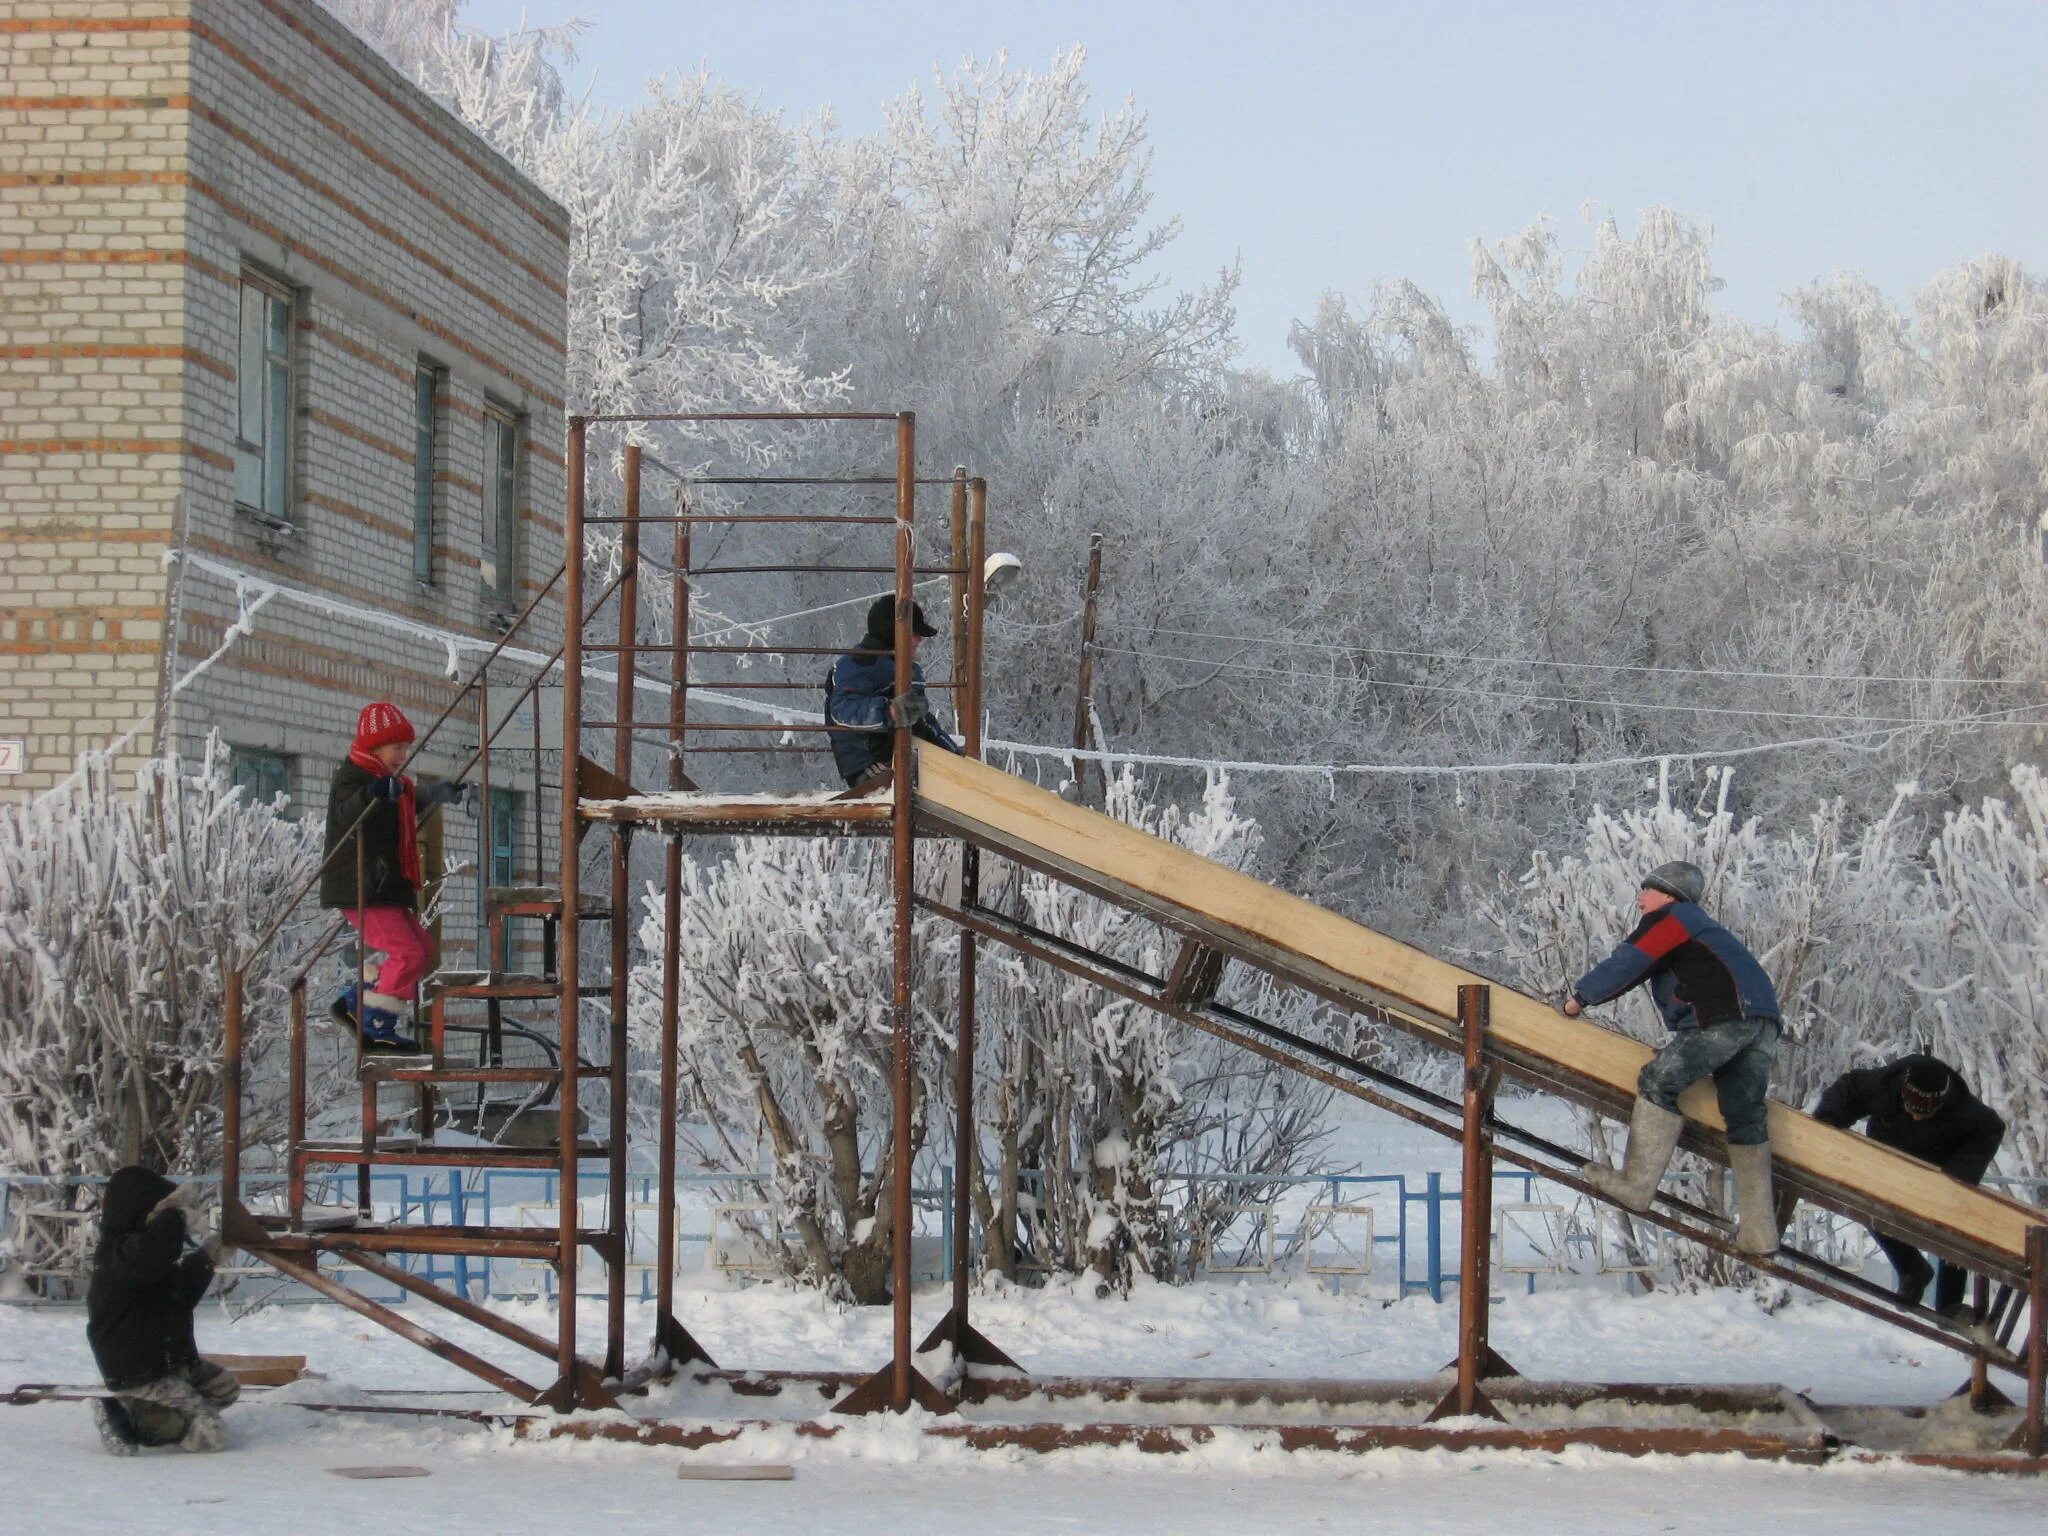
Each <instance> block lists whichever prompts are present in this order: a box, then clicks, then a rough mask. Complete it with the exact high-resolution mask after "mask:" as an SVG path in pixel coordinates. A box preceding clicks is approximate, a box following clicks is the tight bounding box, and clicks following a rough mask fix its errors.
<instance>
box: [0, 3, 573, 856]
mask: <svg viewBox="0 0 2048 1536" xmlns="http://www.w3.org/2000/svg"><path fill="white" fill-rule="evenodd" d="M0 59H4V69H0V75H4V79H5V86H4V93H5V94H4V96H0V285H4V286H0V356H4V358H5V361H6V374H5V378H4V380H0V667H4V671H0V738H14V739H19V740H21V741H22V742H24V743H25V752H24V753H23V761H22V762H21V763H20V764H19V766H20V767H21V769H22V770H23V771H21V772H20V773H18V774H16V775H13V776H9V777H5V778H0V794H14V795H18V794H22V793H32V792H34V791H36V790H39V789H43V788H46V787H48V786H49V785H51V784H53V783H55V782H57V781H58V780H60V779H61V778H62V777H63V776H64V775H66V774H67V773H69V772H70V771H71V769H72V767H73V764H74V761H75V758H76V755H77V754H78V753H80V752H82V751H85V750H87V749H91V748H97V747H103V746H105V745H106V744H107V743H108V742H109V741H111V740H114V739H117V738H119V737H121V736H123V735H124V733H127V732H128V731H130V730H131V729H133V730H134V731H135V735H134V737H133V738H132V740H131V741H130V742H129V744H128V745H127V747H126V748H125V749H124V755H126V756H129V757H139V756H140V755H142V754H146V753H148V752H150V751H152V750H154V749H155V747H156V746H157V744H158V743H159V742H169V743H171V744H173V745H175V746H177V747H178V748H179V749H180V750H182V751H185V752H188V753H189V752H190V751H192V750H193V749H194V748H195V747H196V746H197V745H198V744H199V742H200V741H201V740H203V738H204V736H205V734H206V733H207V732H208V731H211V730H218V731H219V732H220V733H221V734H222V736H223V738H224V739H225V740H226V741H227V742H228V743H229V744H230V746H231V747H232V748H233V749H234V765H235V771H236V773H237V774H238V775H239V776H240V777H242V778H243V779H245V780H246V781H247V782H248V783H249V784H251V785H252V786H253V787H255V788H257V789H259V790H262V791H264V792H271V791H282V792H284V793H286V794H288V795H289V796H291V797H292V800H293V802H294V804H295V806H296V807H297V808H298V809H299V810H300V812H301V814H316V815H317V814H318V813H319V812H320V810H321V809H322V801H323V798H324V794H325V784H326V779H327V775H328V773H329V772H330V771H331V769H332V767H333V764H334V762H335V760H336V759H337V757H338V756H339V755H340V754H341V753H342V752H343V751H345V750H346V740H347V736H348V732H349V730H350V728H351V726H352V724H353V721H354V718H355V713H356V710H357V708H358V707H359V706H360V705H361V704H362V703H364V702H365V701H367V700H369V699H372V698H379V697H383V698H391V699H394V700H396V701H397V702H399V703H400V704H401V705H403V706H404V707H405V708H406V709H407V710H408V711H409V712H410V713H412V714H413V715H414V716H415V718H416V720H418V722H419V724H420V725H421V726H422V727H424V726H425V724H426V723H427V721H428V720H430V719H431V718H432V717H433V715H435V714H436V713H438V712H439V711H440V709H441V707H442V706H443V705H444V704H446V703H447V702H448V701H449V700H450V698H451V697H452V696H453V693H454V684H453V683H452V682H451V681H450V679H449V677H448V675H447V668H448V664H449V648H448V646H447V645H446V644H445V643H443V642H442V641H441V640H440V639H438V638H436V637H439V636H457V637H467V638H469V639H474V640H478V641H481V642H484V643H486V644H487V643H488V642H489V641H490V640H492V639H493V638H495V637H496V635H497V634H498V633H500V632H501V631H502V628H503V626H504V624H505V621H506V618H507V617H508V616H509V615H510V614H512V613H515V612H517V611H518V610H519V609H520V608H522V607H523V606H524V605H525V603H526V602H527V601H528V600H529V599H530V598H531V597H532V596H533V595H534V594H535V593H536V592H538V591H539V590H540V588H541V587H542V585H543V584H544V583H545V582H546V580H547V578H548V577H549V576H550V575H552V573H553V572H554V570H555V568H556V567H557V565H558V564H559V563H560V560H561V554H562V548H561V545H562V536H561V506H562V500H563V464H562V453H561V449H562V442H563V391H564V384H563V381H564V348H565V335H566V327H567V319H566V307H567V297H566V294H567V272H568V248H569V219H568V215H567V214H566V213H565V212H564V211H563V209H562V208H561V207H560V205H559V204H557V203H555V202H554V201H553V200H552V199H550V198H549V197H548V196H547V195H546V194H545V193H543V192H542V191H540V190H539V189H538V188H537V187H536V186H534V185H533V184H532V183H531V182H530V181H528V180H527V179H526V178H525V177H523V176H522V175H521V174H520V173H519V172H518V171H517V170H515V169H514V168H513V167H512V166H511V165H510V164H509V163H508V162H507V161H505V160H504V159H503V158H502V157H500V156H499V155H498V154H497V153H495V152H494V151H493V150H492V149H490V148H489V147H488V146H487V145H485V144H484V143H483V142H482V141H481V140H479V139H478V138H477V137H476V136H475V135H473V134H472V133H470V132H469V130H467V129H466V128H464V127H463V126H462V125H461V124H460V123H459V122H458V121H457V120H456V119H455V118H454V117H453V116H452V115H450V114H449V113H448V112H447V111H445V110H444V109H442V108H441V107H439V106H438V105H436V104H435V103H434V102H433V101H431V100H430V99H429V98H428V97H427V96H425V95H424V94H423V93H422V92H420V91H419V90H418V89H417V88H416V87H414V86H413V85H411V84H410V83H409V82H407V81H406V80H405V79H404V78H402V77H401V76H400V75H399V74H398V73H397V72H396V71H394V70H393V69H392V68H391V67H390V66H389V65H387V64H385V63H384V62H383V61H382V60H381V59H380V58H379V57H378V56H377V55H376V54H375V53H374V52H373V51H372V50H371V49H370V48H369V47H367V46H366V45H365V44H363V43H362V42H360V41H359V40H358V39H357V38H356V37H355V36H354V35H353V34H352V33H350V32H349V31H348V30H347V28H346V27H344V26H343V25H342V24H341V23H340V22H338V21H337V20H335V19H334V18H333V17H331V16H330V15H328V14H327V13H326V12H325V11H323V10H321V9H319V8H318V7H317V6H315V5H313V4H310V3H306V0H7V3H5V4H0ZM238 577H249V578H257V579H260V580H261V581H262V582H266V583H270V584H273V585H275V586H276V587H277V588H279V589H280V590H279V592H278V593H277V595H275V596H274V597H272V598H270V599H269V600H268V601H266V602H264V604H263V605H262V607H261V608H260V610H259V611H258V612H257V613H256V615H255V617H254V619H253V622H252V625H251V628H250V631H249V632H248V633H247V634H245V635H242V636H240V637H235V638H232V642H231V643H229V642H230V635H229V631H230V626H232V625H233V624H234V623H235V621H236V619H237V617H238V616H239V614H240V611H241V609H240V605H239V600H238V592H237V586H238ZM242 587H243V590H244V592H246V591H247V583H246V581H245V582H243V583H242ZM356 610H373V611H374V612H373V613H371V614H364V613H361V612H357V611H356ZM541 618H542V619H543V620H544V622H543V623H541V625H540V626H539V627H538V628H537V629H529V631H528V632H527V633H528V634H530V635H532V637H533V638H532V639H531V640H527V639H526V636H525V635H522V640H523V641H525V643H528V644H535V645H538V646H540V647H542V648H547V647H551V646H552V645H553V644H554V643H555V642H556V640H558V639H559V635H560V609H559V604H558V603H557V602H556V601H555V600H554V599H553V598H550V599H549V601H548V603H547V604H544V605H543V608H542V610H541ZM408 626H410V628H409V630H408V629H407V627H408ZM402 631H403V632H402ZM216 652H219V653H220V654H219V657H218V660H216V661H215V662H214V664H213V665H211V666H210V667H207V668H206V669H205V670H204V671H203V672H202V673H201V674H199V675H198V676H197V677H196V678H193V677H190V676H189V674H191V672H192V669H193V668H195V667H196V666H198V665H199V664H201V663H202V662H204V661H205V660H206V659H207V658H209V657H212V656H214V655H215V653H216ZM474 661H475V657H473V656H472V657H469V658H466V659H465V667H464V670H465V672H466V671H467V669H468V667H470V666H473V665H474ZM512 680H513V681H515V682H516V681H523V678H514V679H512ZM446 734H447V735H448V747H449V748H450V749H451V750H455V749H466V748H468V747H471V746H473V745H474V744H475V741H476V734H477V732H476V726H475V722H474V719H473V718H468V719H465V720H462V721H460V722H459V723H457V724H453V725H451V727H450V728H449V732H448V733H446ZM452 761H453V760H452V759H451V758H450V755H449V753H448V752H441V753H438V754H437V755H436V757H435V758H434V759H430V760H429V761H428V763H427V765H426V766H427V771H429V772H433V771H434V770H435V769H436V767H440V768H442V769H443V771H445V769H446V768H447V767H448V766H450V765H451V763H452ZM532 772H533V770H532V763H531V760H530V759H528V761H527V765H526V768H525V770H524V772H523V773H521V772H515V771H513V770H509V769H508V771H507V773H506V774H505V775H504V777H505V778H507V779H510V780H511V781H512V782H513V783H514V784H517V785H523V786H524V789H525V792H526V794H525V798H527V799H529V800H530V799H531V798H532V791H533V782H532ZM521 798H522V797H521V795H520V793H519V791H518V790H517V789H513V790H510V791H509V792H506V793H501V794H500V795H499V796H498V797H497V800H498V804H497V805H496V806H495V807H494V808H491V809H489V810H487V811H485V812H484V814H483V815H482V818H481V825H483V826H490V825H492V824H493V823H494V822H495V823H496V824H497V825H498V830H499V834H500V836H499V839H498V841H499V842H500V844H502V843H503V842H504V836H505V833H506V831H507V829H508V828H510V827H513V826H518V827H522V828H523V827H526V826H528V825H529V824H530V822H531V820H532V817H531V809H532V807H531V806H530V805H522V803H521ZM477 825H479V823H478V822H474V821H471V820H470V819H469V818H466V817H458V818H456V820H455V821H454V823H453V825H452V826H451V829H450V836H451V843H452V845H451V849H450V852H451V854H459V855H460V856H463V857H470V856H473V855H474V851H475V850H474V844H473V842H471V846H470V847H469V848H463V847H461V846H460V845H461V844H462V843H463V842H465V841H470V840H471V839H473V838H474V836H475V833H474V832H473V831H470V830H467V829H468V828H472V827H475V826H477ZM519 841H520V844H521V846H522V847H524V848H530V847H531V834H530V832H529V833H528V834H527V835H526V836H524V837H521V838H520V840H519ZM503 852H504V850H503V848H502V847H501V848H500V855H501V860H500V862H501V863H513V862H516V863H519V864H527V863H530V862H531V858H530V854H529V856H528V857H527V858H525V859H520V860H516V861H513V860H507V859H505V858H504V857H503Z"/></svg>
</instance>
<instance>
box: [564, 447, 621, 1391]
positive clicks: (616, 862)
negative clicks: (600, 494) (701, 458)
mask: <svg viewBox="0 0 2048 1536" xmlns="http://www.w3.org/2000/svg"><path fill="white" fill-rule="evenodd" d="M640 459H641V452H640V445H639V444H638V443H629V444H627V446H626V486H625V493H626V494H625V514H626V520H625V522H624V523H623V524H621V525H620V529H619V560H620V578H621V579H620V582H619V645H620V647H621V649H620V651H619V654H618V661H617V667H618V696H617V702H616V704H615V705H614V707H613V712H612V719H613V720H614V721H615V722H617V724H616V726H615V727H614V729H613V731H612V771H613V772H614V773H616V774H617V775H618V776H619V777H620V779H622V780H624V781H625V782H626V783H629V784H630V783H631V782H632V781H633V719H634V704H635V700H634V695H635V693H636V692H637V691H638V690H637V689H636V688H635V687H634V683H635V681H636V679H637V678H638V676H639V671H640V662H639V649H638V647H639V644H640ZM632 855H633V824H632V823H631V822H630V821H622V822H618V823H615V824H614V825H613V827H612V885H611V900H610V902H609V907H610V911H611V919H610V930H611V940H612V944H611V949H612V954H611V1013H612V1017H611V1041H610V1047H609V1049H610V1056H609V1058H608V1062H609V1066H610V1069H611V1070H610V1073H609V1087H610V1097H611V1114H610V1116H609V1121H610V1130H609V1133H608V1135H607V1138H606V1143H607V1147H608V1151H609V1159H608V1162H609V1166H608V1172H607V1177H606V1180H605V1215H606V1220H605V1225H606V1227H607V1228H608V1232H607V1236H608V1237H609V1239H610V1241H611V1243H612V1245H613V1246H612V1251H611V1252H610V1253H609V1254H608V1255H606V1257H607V1260H608V1268H607V1270H606V1274H605V1293H604V1295H605V1346H604V1371H605V1375H607V1376H609V1377H611V1378H613V1379H614V1380H616V1379H617V1378H618V1377H619V1376H621V1375H623V1374H624V1372H625V1369H626V1245H627V1241H628V1236H629V1234H628V1233H627V1230H626V1228H627V1200H626V1195H627V1190H626V1138H627V1130H626V1041H627V1029H626V982H627V972H628V968H629V967H630V965H631V963H632V951H631V948H630V945H631V940H632V934H633V924H632V919H631V907H632V889H631V887H632V878H631V877H632V867H631V866H632ZM562 916H563V921H564V922H571V921H574V914H573V913H568V912H565V913H563V915H562Z"/></svg>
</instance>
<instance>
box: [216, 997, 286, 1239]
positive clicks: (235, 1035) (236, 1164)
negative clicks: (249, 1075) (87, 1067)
mask: <svg viewBox="0 0 2048 1536" xmlns="http://www.w3.org/2000/svg"><path fill="white" fill-rule="evenodd" d="M242 984H243V983H242V973H241V972H240V971H229V972H228V974H227V982H226V992H225V995H224V996H223V997H222V998H221V1014H222V1019H221V1040H220V1189H221V1198H222V1199H223V1200H239V1199H240V1198H241V1192H242V1026H243V1019H242V1008H243V1001H242ZM292 1150H293V1152H294V1154H296V1153H297V1151H298V1149H297V1147H294V1148H293V1149H292ZM292 1162H293V1166H294V1167H296V1166H297V1163H298V1159H297V1157H296V1155H295V1156H294V1157H293V1159H292ZM225 1208H226V1207H225V1206H224V1207H223V1209H225Z"/></svg>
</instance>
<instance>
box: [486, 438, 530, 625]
mask: <svg viewBox="0 0 2048 1536" xmlns="http://www.w3.org/2000/svg"><path fill="white" fill-rule="evenodd" d="M520 436H521V433H520V426H519V418H518V417H517V416H514V415H513V414H512V413H511V412H509V411H506V410H503V409H501V408H499V407H497V406H492V407H490V408H489V409H488V410H486V411H485V412H484V547H483V582H484V601H485V602H486V603H488V604H489V605H490V606H492V607H494V608H499V609H504V610H510V609H511V608H513V607H514V606H516V604H517V599H518V595H519V448H520V442H519V439H520Z"/></svg>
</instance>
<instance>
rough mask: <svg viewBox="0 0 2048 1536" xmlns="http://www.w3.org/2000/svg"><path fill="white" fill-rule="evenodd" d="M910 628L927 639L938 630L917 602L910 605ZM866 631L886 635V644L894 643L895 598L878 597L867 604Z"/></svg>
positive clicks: (871, 633)
mask: <svg viewBox="0 0 2048 1536" xmlns="http://www.w3.org/2000/svg"><path fill="white" fill-rule="evenodd" d="M910 628H911V632H912V633H913V634H917V635H922V636H923V637H924V638H925V639H927V640H929V639H931V637H932V636H933V635H936V634H937V633H938V631H937V630H936V629H934V628H933V627H932V624H931V621H930V620H929V619H927V618H926V617H925V616H924V608H923V607H922V606H921V605H920V604H917V603H912V604H911V605H910ZM868 633H869V634H870V635H874V636H877V637H880V636H885V635H886V636H888V637H889V638H888V644H890V645H894V644H895V643H896V639H895V636H896V599H895V598H893V597H878V598H876V599H875V600H874V601H873V602H872V603H870V604H869V605H868Z"/></svg>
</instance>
